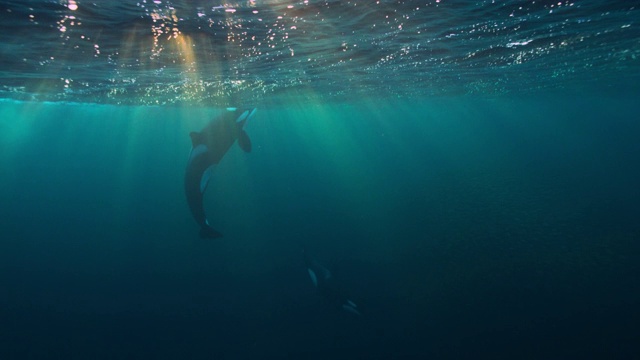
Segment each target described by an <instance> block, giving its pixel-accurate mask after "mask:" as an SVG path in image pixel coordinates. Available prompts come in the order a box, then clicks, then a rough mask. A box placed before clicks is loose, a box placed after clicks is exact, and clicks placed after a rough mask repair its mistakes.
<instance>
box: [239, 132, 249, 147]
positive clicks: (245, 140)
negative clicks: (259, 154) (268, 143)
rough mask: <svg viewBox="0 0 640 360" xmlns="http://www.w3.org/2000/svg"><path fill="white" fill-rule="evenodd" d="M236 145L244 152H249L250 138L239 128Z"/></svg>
mask: <svg viewBox="0 0 640 360" xmlns="http://www.w3.org/2000/svg"><path fill="white" fill-rule="evenodd" d="M238 145H240V149H242V150H244V152H251V139H249V135H247V132H246V131H244V130H241V131H240V134H239V135H238Z"/></svg>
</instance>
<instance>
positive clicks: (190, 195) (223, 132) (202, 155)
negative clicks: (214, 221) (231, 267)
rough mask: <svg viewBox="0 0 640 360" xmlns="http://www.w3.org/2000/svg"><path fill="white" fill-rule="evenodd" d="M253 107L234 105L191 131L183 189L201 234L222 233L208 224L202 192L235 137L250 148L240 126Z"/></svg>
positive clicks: (246, 150)
mask: <svg viewBox="0 0 640 360" xmlns="http://www.w3.org/2000/svg"><path fill="white" fill-rule="evenodd" d="M255 113H256V109H255V108H254V109H249V110H246V111H244V112H242V113H241V114H238V111H237V110H236V109H234V108H230V109H227V112H225V113H224V114H222V115H221V116H219V117H217V118H215V119H213V120H211V122H210V123H209V124H208V125H207V126H206V127H205V128H204V129H202V130H201V131H200V132H196V131H194V132H191V133H190V134H189V136H190V137H191V153H190V154H189V160H188V163H187V170H186V172H185V176H184V191H185V194H186V196H187V204H188V205H189V209H190V210H191V214H192V215H193V218H194V219H195V220H196V222H197V223H198V225H200V237H201V238H209V239H215V238H218V237H222V234H221V233H220V232H218V231H217V230H215V229H214V228H212V227H211V226H210V225H209V221H208V220H207V216H206V214H205V211H204V204H203V195H204V192H205V191H206V190H207V185H208V184H209V179H211V173H212V172H213V170H214V168H215V166H216V165H217V164H218V163H219V162H220V160H221V159H222V157H223V156H224V154H226V153H227V151H228V150H229V149H230V148H231V146H232V145H233V143H234V142H236V140H237V141H238V145H239V146H240V148H241V149H242V150H244V151H245V152H251V140H250V139H249V136H248V135H247V133H246V132H245V131H244V129H243V127H244V125H245V124H246V122H247V120H249V119H250V118H251V117H253V116H254V115H255Z"/></svg>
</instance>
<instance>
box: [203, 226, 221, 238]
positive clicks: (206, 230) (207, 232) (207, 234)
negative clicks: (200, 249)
mask: <svg viewBox="0 0 640 360" xmlns="http://www.w3.org/2000/svg"><path fill="white" fill-rule="evenodd" d="M200 237H201V238H203V239H216V238H220V237H222V233H220V232H219V231H218V230H216V229H214V228H212V227H211V226H209V225H204V226H202V227H201V228H200Z"/></svg>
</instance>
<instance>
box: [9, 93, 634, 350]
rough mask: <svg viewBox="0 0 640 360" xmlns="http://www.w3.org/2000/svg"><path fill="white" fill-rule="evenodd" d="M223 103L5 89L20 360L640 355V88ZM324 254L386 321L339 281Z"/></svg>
mask: <svg viewBox="0 0 640 360" xmlns="http://www.w3.org/2000/svg"><path fill="white" fill-rule="evenodd" d="M560 95H561V94H557V93H556V94H551V93H550V94H548V95H537V96H528V97H526V98H524V97H523V98H517V97H513V96H512V97H494V98H482V97H470V96H467V97H442V98H432V99H428V100H426V101H424V102H416V101H414V102H412V103H405V102H401V101H398V102H380V101H377V102H375V103H374V102H373V101H372V102H371V103H369V102H367V101H361V102H358V103H355V104H348V103H345V104H333V105H331V104H326V105H322V106H321V105H309V104H307V105H303V104H296V103H291V104H288V106H287V107H283V108H276V107H274V108H268V109H260V110H259V112H258V113H257V115H256V117H255V120H254V121H253V122H252V123H250V124H248V126H247V132H248V133H249V136H250V137H251V139H252V142H253V146H254V147H253V149H254V150H253V152H252V153H251V154H244V153H242V151H241V150H240V149H239V148H238V147H237V146H234V147H233V148H232V150H230V152H229V153H228V154H227V155H226V156H225V158H224V159H223V161H222V163H221V164H220V165H219V167H218V168H217V169H216V173H215V175H214V177H213V179H212V183H211V184H210V186H209V189H208V193H207V194H206V195H207V196H206V206H207V210H208V212H209V214H210V218H211V222H212V225H213V226H214V227H215V228H216V229H218V230H220V231H221V232H222V233H223V234H225V237H224V238H222V239H221V240H215V241H206V240H202V239H200V238H198V235H197V234H198V231H197V226H196V224H195V223H194V221H193V219H192V218H191V217H190V213H189V211H188V208H187V206H186V202H185V199H184V194H183V183H182V181H183V176H184V168H185V166H186V161H187V155H188V153H189V148H190V144H189V137H188V136H187V134H188V132H189V131H192V130H198V129H200V128H201V127H202V126H204V124H206V122H207V121H209V120H210V119H211V118H213V117H214V116H215V115H216V114H218V113H219V112H220V111H221V110H216V109H207V108H194V107H168V108H167V107H125V106H110V105H80V104H52V103H18V102H12V101H2V102H0V115H1V116H0V161H1V162H0V164H1V165H2V173H1V175H0V204H1V205H0V210H1V211H2V216H0V229H1V235H0V237H1V239H2V240H1V241H0V358H2V359H53V358H61V359H62V358H64V359H117V358H138V359H140V358H155V359H159V358H167V359H178V358H180V359H205V358H206V359H258V358H273V359H282V358H291V359H371V358H378V359H387V358H389V359H398V358H451V359H460V358H473V359H478V358H493V359H495V358H510V359H513V358H517V359H576V358H605V357H606V358H624V359H630V358H633V357H634V356H637V354H639V353H640V352H639V350H640V346H638V344H640V329H639V327H638V324H640V311H639V310H638V306H637V305H638V304H639V303H640V285H639V284H640V282H639V281H638V274H640V265H639V264H640V263H639V262H638V258H639V255H640V243H639V242H638V239H639V235H640V221H638V214H640V205H639V200H640V187H638V184H640V167H639V165H638V164H640V143H639V142H638V139H639V135H640V125H639V124H638V121H637V120H638V117H637V104H636V102H637V99H636V98H635V97H634V96H633V95H632V94H631V95H627V96H624V95H623V96H620V95H619V94H616V95H606V94H599V93H594V94H591V93H587V94H581V95H580V96H578V95H575V96H571V97H568V96H560ZM302 245H306V246H307V247H308V248H309V249H310V251H312V252H313V253H314V254H315V255H316V257H317V258H318V259H319V260H320V261H321V262H323V263H324V264H325V265H326V266H327V267H329V268H330V269H331V270H332V271H333V272H334V276H335V278H336V279H338V280H339V281H340V282H341V284H342V285H343V286H344V287H345V288H346V289H348V290H349V292H350V294H351V297H352V298H353V299H354V300H355V301H356V302H357V303H358V304H359V306H360V307H361V308H362V311H363V313H364V316H362V317H361V318H356V317H354V316H351V315H350V314H348V313H343V312H335V311H333V309H331V308H329V307H327V306H325V304H324V303H323V302H322V300H321V299H320V298H319V297H318V295H317V294H316V293H315V291H314V289H313V287H312V285H311V282H310V281H309V279H308V276H307V274H306V271H305V269H304V264H303V261H302V254H301V247H302Z"/></svg>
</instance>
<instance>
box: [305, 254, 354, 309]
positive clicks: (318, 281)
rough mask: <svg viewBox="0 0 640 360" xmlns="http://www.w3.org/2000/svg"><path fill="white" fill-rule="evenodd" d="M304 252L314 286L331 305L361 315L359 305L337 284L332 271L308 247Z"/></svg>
mask: <svg viewBox="0 0 640 360" xmlns="http://www.w3.org/2000/svg"><path fill="white" fill-rule="evenodd" d="M302 252H303V255H304V263H305V266H306V267H307V272H308V273H309V277H310V278H311V282H312V283H313V286H315V287H316V289H318V292H319V293H320V295H321V296H322V297H324V299H325V300H327V301H328V302H329V303H330V305H331V306H334V307H336V308H340V309H342V310H344V311H347V312H349V313H352V314H355V315H358V316H361V315H362V313H361V312H360V310H359V309H358V305H356V304H355V303H354V302H353V301H351V300H349V298H348V297H347V296H346V294H345V293H344V291H342V289H341V288H339V287H338V286H337V284H336V283H335V281H334V279H333V276H332V275H331V271H329V269H327V268H326V267H324V266H322V265H321V264H320V263H319V262H318V261H317V260H316V259H314V258H312V257H311V256H310V255H309V253H308V252H307V249H306V248H303V250H302Z"/></svg>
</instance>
